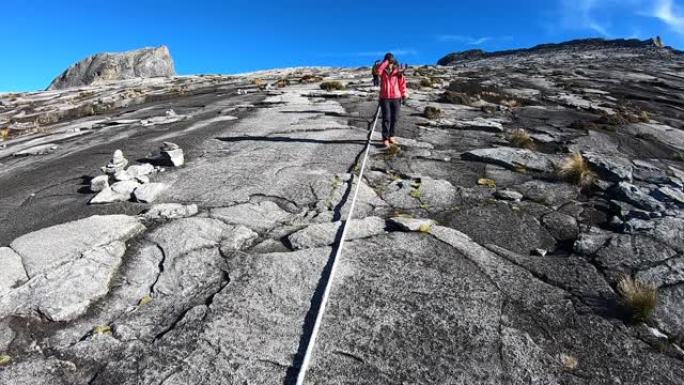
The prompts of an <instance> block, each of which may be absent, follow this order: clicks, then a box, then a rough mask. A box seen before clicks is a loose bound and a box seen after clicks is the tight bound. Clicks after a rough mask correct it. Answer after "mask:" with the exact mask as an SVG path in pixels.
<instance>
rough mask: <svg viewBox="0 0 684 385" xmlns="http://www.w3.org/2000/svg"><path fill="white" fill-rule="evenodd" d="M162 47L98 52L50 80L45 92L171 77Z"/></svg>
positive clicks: (168, 56)
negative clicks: (117, 81)
mask: <svg viewBox="0 0 684 385" xmlns="http://www.w3.org/2000/svg"><path fill="white" fill-rule="evenodd" d="M175 75H176V71H175V69H174V66H173V60H172V59H171V54H170V53H169V49H168V48H167V47H166V46H161V47H158V48H143V49H139V50H134V51H128V52H123V53H100V54H97V55H94V56H90V57H88V58H86V59H83V60H82V61H80V62H78V63H76V64H74V65H72V66H71V67H69V68H68V69H67V70H66V71H64V73H62V74H61V75H60V76H59V77H57V78H55V80H53V81H52V83H51V84H50V86H49V87H48V89H49V90H60V89H65V88H70V87H82V86H87V85H91V84H97V83H100V82H103V81H112V80H124V79H131V78H151V77H168V76H175Z"/></svg>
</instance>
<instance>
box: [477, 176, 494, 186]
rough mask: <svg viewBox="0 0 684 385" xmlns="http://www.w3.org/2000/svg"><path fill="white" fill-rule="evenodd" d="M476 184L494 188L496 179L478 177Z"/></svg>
mask: <svg viewBox="0 0 684 385" xmlns="http://www.w3.org/2000/svg"><path fill="white" fill-rule="evenodd" d="M477 184H478V185H480V186H486V187H489V188H496V181H495V180H494V179H489V178H480V179H478V180H477Z"/></svg>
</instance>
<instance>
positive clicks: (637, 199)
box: [615, 182, 665, 212]
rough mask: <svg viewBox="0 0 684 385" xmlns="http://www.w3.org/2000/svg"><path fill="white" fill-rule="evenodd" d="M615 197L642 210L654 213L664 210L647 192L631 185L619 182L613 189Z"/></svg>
mask: <svg viewBox="0 0 684 385" xmlns="http://www.w3.org/2000/svg"><path fill="white" fill-rule="evenodd" d="M615 195H616V196H617V198H618V199H621V200H624V201H625V202H627V203H631V204H633V205H635V206H637V207H639V208H642V209H644V210H648V211H656V212H660V211H664V210H665V206H664V205H663V204H662V203H660V202H658V201H657V200H656V199H654V198H653V197H651V196H650V195H649V192H648V190H643V189H641V188H639V187H637V186H635V185H633V184H631V183H627V182H620V183H619V184H618V185H617V187H616V189H615Z"/></svg>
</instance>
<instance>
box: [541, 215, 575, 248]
mask: <svg viewBox="0 0 684 385" xmlns="http://www.w3.org/2000/svg"><path fill="white" fill-rule="evenodd" d="M542 223H543V224H544V226H545V227H546V229H547V230H548V231H549V233H551V235H552V236H553V237H554V238H556V240H558V241H571V240H575V239H577V235H578V233H579V228H578V226H577V220H576V219H575V218H573V217H572V216H570V215H567V214H563V213H559V212H557V211H555V212H552V213H550V214H547V215H545V216H544V217H543V218H542Z"/></svg>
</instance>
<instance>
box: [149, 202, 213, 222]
mask: <svg viewBox="0 0 684 385" xmlns="http://www.w3.org/2000/svg"><path fill="white" fill-rule="evenodd" d="M198 212H199V209H198V207H197V205H196V204H191V205H182V204H180V203H160V204H156V205H154V206H152V207H150V209H149V210H147V211H145V213H144V214H143V217H145V218H146V219H179V218H187V217H191V216H193V215H196V214H197V213H198Z"/></svg>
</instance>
